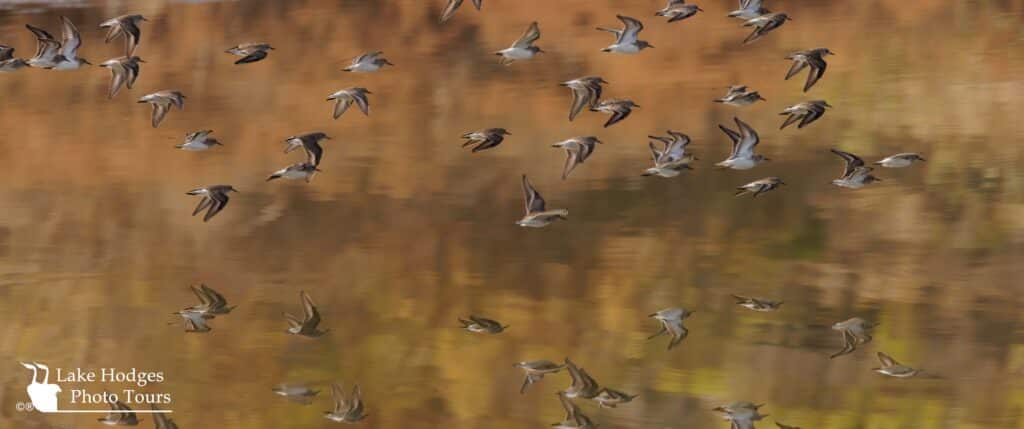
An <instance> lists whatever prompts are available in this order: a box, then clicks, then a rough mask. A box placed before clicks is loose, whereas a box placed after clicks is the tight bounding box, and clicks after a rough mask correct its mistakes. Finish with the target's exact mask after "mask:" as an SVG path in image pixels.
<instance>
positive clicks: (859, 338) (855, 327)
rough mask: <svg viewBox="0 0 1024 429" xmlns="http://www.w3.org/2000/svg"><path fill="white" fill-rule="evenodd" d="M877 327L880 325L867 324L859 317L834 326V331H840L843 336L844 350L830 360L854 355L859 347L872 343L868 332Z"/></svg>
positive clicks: (834, 354)
mask: <svg viewBox="0 0 1024 429" xmlns="http://www.w3.org/2000/svg"><path fill="white" fill-rule="evenodd" d="M875 326H878V324H877V323H870V322H867V321H865V320H864V319H861V318H859V317H853V318H850V319H847V320H844V321H842V322H836V323H835V324H833V325H832V329H833V330H836V331H840V332H841V333H842V335H843V349H842V350H839V351H838V352H836V353H833V354H832V356H829V358H836V357H839V356H842V355H845V354H850V353H853V352H854V351H855V350H857V346H858V345H861V344H867V343H869V342H871V335H870V334H869V333H868V331H869V330H871V329H872V328H874V327H875Z"/></svg>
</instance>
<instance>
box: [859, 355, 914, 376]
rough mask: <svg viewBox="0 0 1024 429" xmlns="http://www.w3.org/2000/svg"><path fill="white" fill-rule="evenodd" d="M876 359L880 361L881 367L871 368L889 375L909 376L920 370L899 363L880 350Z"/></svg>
mask: <svg viewBox="0 0 1024 429" xmlns="http://www.w3.org/2000/svg"><path fill="white" fill-rule="evenodd" d="M878 361H879V362H881V363H882V367H881V368H872V369H871V370H872V371H874V372H877V373H879V374H883V375H888V376H890V377H897V378H910V377H913V376H915V375H917V374H918V373H920V372H921V370H919V369H914V368H911V367H909V366H906V365H901V364H900V363H899V362H896V359H893V358H892V356H889V355H887V354H885V353H882V352H878Z"/></svg>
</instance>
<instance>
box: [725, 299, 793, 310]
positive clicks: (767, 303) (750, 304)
mask: <svg viewBox="0 0 1024 429" xmlns="http://www.w3.org/2000/svg"><path fill="white" fill-rule="evenodd" d="M732 297H733V298H736V304H737V305H739V306H740V307H743V308H749V309H751V310H754V311H775V310H778V309H779V306H781V305H782V301H771V300H767V299H761V298H748V297H745V296H739V295H733V296H732Z"/></svg>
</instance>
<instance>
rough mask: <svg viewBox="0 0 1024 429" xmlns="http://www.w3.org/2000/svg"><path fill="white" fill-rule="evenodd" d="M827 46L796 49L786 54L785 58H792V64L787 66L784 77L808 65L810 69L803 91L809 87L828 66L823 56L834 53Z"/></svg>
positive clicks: (788, 76)
mask: <svg viewBox="0 0 1024 429" xmlns="http://www.w3.org/2000/svg"><path fill="white" fill-rule="evenodd" d="M835 54H836V53H835V52H832V51H831V50H829V49H828V48H814V49H808V50H806V51H796V52H794V53H792V54H789V55H787V56H786V59H787V60H793V65H792V66H790V67H789V71H788V72H786V79H785V80H789V78H791V77H793V76H796V74H797V73H800V71H801V70H803V69H804V68H806V67H810V68H811V71H809V72H808V73H807V82H805V83H804V92H807V90H808V89H811V87H812V86H814V84H815V83H816V82H818V79H821V77H822V76H824V75H825V69H826V68H828V63H826V62H825V57H826V56H828V55H835Z"/></svg>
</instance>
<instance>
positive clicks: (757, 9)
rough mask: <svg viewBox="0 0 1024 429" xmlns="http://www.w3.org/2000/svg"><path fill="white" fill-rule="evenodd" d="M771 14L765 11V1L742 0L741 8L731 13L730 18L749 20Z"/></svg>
mask: <svg viewBox="0 0 1024 429" xmlns="http://www.w3.org/2000/svg"><path fill="white" fill-rule="evenodd" d="M769 13H771V11H770V10H768V9H765V7H764V1H763V0H740V8H739V9H736V10H734V11H732V12H729V16H730V17H733V18H740V19H743V20H749V19H754V18H757V17H759V16H761V15H765V14H769Z"/></svg>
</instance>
